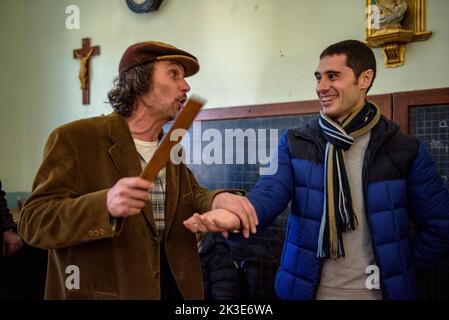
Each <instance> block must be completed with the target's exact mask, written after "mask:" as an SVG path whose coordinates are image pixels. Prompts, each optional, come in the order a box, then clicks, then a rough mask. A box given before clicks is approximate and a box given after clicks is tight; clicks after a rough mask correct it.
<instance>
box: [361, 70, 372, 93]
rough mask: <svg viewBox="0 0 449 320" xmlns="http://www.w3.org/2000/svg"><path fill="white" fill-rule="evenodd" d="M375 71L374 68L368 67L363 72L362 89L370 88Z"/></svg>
mask: <svg viewBox="0 0 449 320" xmlns="http://www.w3.org/2000/svg"><path fill="white" fill-rule="evenodd" d="M373 78H374V71H373V69H368V70H365V71H363V72H362V74H361V75H360V77H359V85H360V88H361V89H368V88H369V86H370V85H371V84H372V83H373Z"/></svg>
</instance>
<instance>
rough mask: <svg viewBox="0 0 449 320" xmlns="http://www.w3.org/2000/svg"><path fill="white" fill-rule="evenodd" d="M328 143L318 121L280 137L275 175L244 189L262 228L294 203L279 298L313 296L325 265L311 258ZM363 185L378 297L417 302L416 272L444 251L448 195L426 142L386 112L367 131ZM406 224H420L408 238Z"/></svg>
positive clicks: (315, 244) (279, 276)
mask: <svg viewBox="0 0 449 320" xmlns="http://www.w3.org/2000/svg"><path fill="white" fill-rule="evenodd" d="M325 143H326V142H325V140H324V139H323V137H322V136H321V134H320V131H319V128H318V121H317V120H313V121H311V122H309V123H308V124H307V125H306V126H305V127H304V128H302V129H291V130H288V131H287V132H286V133H285V134H284V135H283V136H282V138H281V140H280V142H279V146H278V156H277V159H278V170H277V172H276V174H274V175H271V176H268V175H267V176H263V177H261V179H260V180H259V182H258V183H257V185H256V186H255V187H254V189H253V190H252V191H251V192H250V193H249V194H248V198H249V200H250V201H251V203H252V204H253V206H254V207H255V209H256V212H257V215H258V217H259V228H263V227H265V226H267V225H269V224H270V223H271V222H273V221H274V219H275V218H276V217H277V215H278V214H280V213H281V212H282V211H283V210H285V208H286V207H287V205H288V203H289V202H290V200H291V201H292V204H291V213H290V215H289V219H288V224H287V229H286V240H285V243H284V247H283V251H282V256H281V262H280V266H279V269H278V272H277V276H276V281H275V290H276V293H277V295H278V297H279V298H280V299H314V298H315V296H316V291H317V288H318V285H319V282H320V276H321V268H322V260H321V259H320V258H317V257H316V255H317V247H318V233H319V227H320V223H321V217H322V210H323V173H324V167H323V164H324V148H325ZM363 188H364V197H365V207H366V212H367V213H366V214H367V221H368V225H369V227H370V230H371V236H372V241H373V249H374V253H375V257H376V262H377V265H378V266H379V269H380V280H381V289H382V294H383V297H384V299H414V298H416V280H415V270H417V269H420V268H425V267H428V266H429V265H430V264H431V263H433V262H435V261H437V260H438V259H439V258H440V257H441V256H442V255H443V254H444V253H445V252H447V251H448V250H449V192H448V190H447V188H446V186H445V185H444V182H443V180H442V179H441V177H440V176H439V175H438V172H437V169H436V166H435V163H434V162H433V161H432V159H431V157H430V155H429V153H428V152H427V151H426V150H425V147H424V145H423V144H421V143H420V142H419V141H418V140H417V139H415V138H412V137H410V136H407V135H404V134H402V133H400V132H399V128H398V126H397V125H396V124H394V123H393V122H391V121H388V120H387V119H385V118H383V117H381V119H380V121H379V123H378V124H377V125H376V127H375V128H373V130H372V132H371V138H370V142H369V145H368V148H367V151H366V154H365V160H364V164H363ZM410 221H412V222H413V223H414V224H416V227H417V232H416V234H415V235H414V236H413V238H412V237H411V234H410Z"/></svg>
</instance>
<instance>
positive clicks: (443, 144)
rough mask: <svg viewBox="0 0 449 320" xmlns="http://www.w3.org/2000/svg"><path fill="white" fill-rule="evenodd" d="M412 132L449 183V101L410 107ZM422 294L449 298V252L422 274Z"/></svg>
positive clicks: (420, 289)
mask: <svg viewBox="0 0 449 320" xmlns="http://www.w3.org/2000/svg"><path fill="white" fill-rule="evenodd" d="M410 134H411V135H412V136H415V137H416V138H418V139H419V140H420V141H422V142H423V143H425V145H426V147H427V150H429V152H430V153H431V155H432V158H433V160H434V161H435V163H436V165H437V167H438V171H439V173H440V175H441V176H442V177H443V180H444V181H445V182H446V186H448V177H449V105H432V106H422V107H420V106H416V107H413V108H410ZM417 286H418V294H419V297H420V298H423V299H432V300H434V299H444V300H447V299H449V255H447V256H446V257H445V258H444V259H443V261H442V262H441V263H439V264H437V265H435V266H434V267H433V268H432V269H431V270H429V271H428V272H426V273H424V274H420V275H418V278H417Z"/></svg>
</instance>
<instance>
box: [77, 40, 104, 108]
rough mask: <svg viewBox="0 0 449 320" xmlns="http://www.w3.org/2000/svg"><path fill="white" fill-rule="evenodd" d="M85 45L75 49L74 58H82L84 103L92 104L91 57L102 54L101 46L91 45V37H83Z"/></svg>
mask: <svg viewBox="0 0 449 320" xmlns="http://www.w3.org/2000/svg"><path fill="white" fill-rule="evenodd" d="M82 44H83V47H82V48H80V49H76V50H73V58H74V59H79V60H80V71H79V74H78V78H79V81H80V85H81V90H82V91H83V104H84V105H87V104H90V72H89V66H90V59H91V58H92V57H93V56H98V55H99V54H100V47H99V46H94V47H91V46H90V38H83V39H82Z"/></svg>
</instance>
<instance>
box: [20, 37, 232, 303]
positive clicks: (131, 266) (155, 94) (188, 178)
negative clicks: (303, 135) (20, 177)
mask: <svg viewBox="0 0 449 320" xmlns="http://www.w3.org/2000/svg"><path fill="white" fill-rule="evenodd" d="M198 70H199V64H198V60H197V59H196V58H195V57H194V56H193V55H191V54H190V53H187V52H185V51H182V50H179V49H177V48H175V47H173V46H171V45H168V44H165V43H160V42H142V43H137V44H134V45H132V46H130V47H129V48H128V49H127V50H126V51H125V53H124V54H123V56H122V58H121V61H120V65H119V75H118V77H117V79H116V80H115V86H114V88H113V89H112V90H111V91H110V92H109V93H108V97H109V101H110V103H111V105H112V107H113V109H114V112H113V113H112V114H110V115H107V116H101V117H95V118H90V119H83V120H79V121H75V122H72V123H69V124H66V125H64V126H62V127H59V128H57V129H55V130H54V131H53V132H52V133H51V134H50V136H49V138H48V141H47V144H46V146H45V152H44V160H43V163H42V165H41V167H40V169H39V171H38V173H37V176H36V179H35V181H34V184H33V191H32V193H31V195H30V197H29V198H28V200H27V201H26V203H25V204H24V209H23V211H22V218H21V220H20V224H19V232H20V234H21V235H22V236H23V238H24V240H25V241H26V242H27V243H29V244H30V245H32V246H36V247H39V248H44V249H48V250H49V258H48V259H49V260H48V275H47V283H46V291H45V297H46V299H202V298H203V288H202V280H201V267H200V262H199V258H198V254H197V248H196V241H195V234H193V233H191V232H190V231H189V230H187V229H186V228H185V227H184V225H183V221H184V220H186V219H187V218H189V217H190V216H192V214H194V213H197V212H198V213H203V212H206V211H208V210H210V209H211V207H212V202H213V200H214V197H215V195H217V194H218V193H220V194H222V195H223V194H226V193H222V190H216V191H208V190H207V189H205V188H203V187H201V186H200V185H199V184H198V183H197V181H196V179H195V177H194V176H193V174H192V173H191V172H190V170H189V169H188V168H187V167H186V166H185V164H183V163H181V164H179V165H175V164H173V163H171V162H168V163H167V165H166V167H165V168H164V169H162V170H161V171H160V172H159V174H158V176H157V178H156V179H155V181H153V182H148V181H146V180H144V179H141V178H139V175H140V173H141V171H142V168H143V167H145V166H146V164H147V163H148V161H149V160H150V159H151V157H152V155H153V153H154V151H155V149H156V148H157V145H158V142H159V141H160V139H161V132H162V126H163V125H164V124H165V123H167V122H168V121H170V120H173V119H174V118H175V116H176V115H177V113H178V112H179V111H180V110H181V109H182V107H183V105H184V103H185V102H186V99H187V96H186V94H187V92H188V91H189V90H190V87H189V85H188V84H187V82H186V80H185V78H186V77H189V76H191V75H194V74H195V73H197V72H198ZM219 198H220V197H217V198H215V200H216V199H219ZM215 200H214V201H215Z"/></svg>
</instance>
